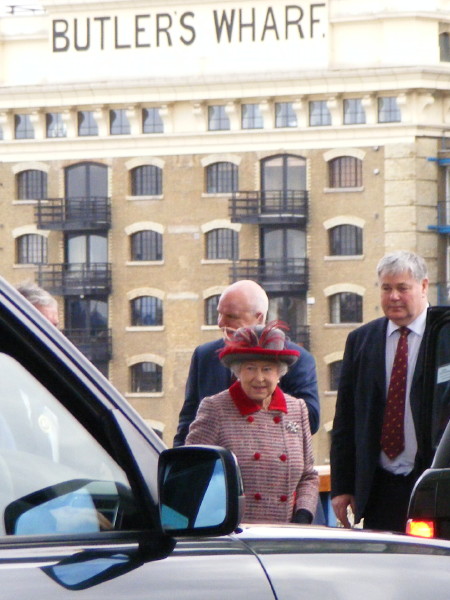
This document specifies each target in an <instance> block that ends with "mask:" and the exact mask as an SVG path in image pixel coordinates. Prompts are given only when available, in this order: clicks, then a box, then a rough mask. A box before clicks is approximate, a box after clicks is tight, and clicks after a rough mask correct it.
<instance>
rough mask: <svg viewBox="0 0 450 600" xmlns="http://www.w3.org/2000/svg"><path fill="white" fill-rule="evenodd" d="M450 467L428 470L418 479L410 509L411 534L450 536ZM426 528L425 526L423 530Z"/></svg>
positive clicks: (408, 526)
mask: <svg viewBox="0 0 450 600" xmlns="http://www.w3.org/2000/svg"><path fill="white" fill-rule="evenodd" d="M449 498H450V469H428V470H427V471H425V472H424V473H423V474H422V475H421V477H420V478H419V479H418V481H417V482H416V485H415V486H414V489H413V491H412V494H411V500H410V503H409V510H408V525H407V533H414V532H416V531H418V532H420V531H424V532H425V533H417V534H416V535H421V536H422V537H436V538H443V539H446V540H449V539H450V502H449ZM421 528H422V529H421Z"/></svg>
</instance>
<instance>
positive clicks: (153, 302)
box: [130, 296, 163, 327]
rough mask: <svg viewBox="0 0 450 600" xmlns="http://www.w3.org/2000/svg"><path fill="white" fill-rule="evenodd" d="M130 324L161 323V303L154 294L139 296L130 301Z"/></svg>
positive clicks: (134, 325) (149, 324)
mask: <svg viewBox="0 0 450 600" xmlns="http://www.w3.org/2000/svg"><path fill="white" fill-rule="evenodd" d="M130 304H131V325H132V326H133V327H138V326H151V325H162V324H163V304H162V300H161V299H160V298H156V297H155V296H139V297H138V298H134V299H133V300H132V301H131V303H130Z"/></svg>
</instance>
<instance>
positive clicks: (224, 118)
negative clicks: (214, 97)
mask: <svg viewBox="0 0 450 600" xmlns="http://www.w3.org/2000/svg"><path fill="white" fill-rule="evenodd" d="M228 129H230V119H229V118H228V115H227V113H226V110H225V105H224V104H217V105H215V106H208V130H209V131H220V130H228Z"/></svg>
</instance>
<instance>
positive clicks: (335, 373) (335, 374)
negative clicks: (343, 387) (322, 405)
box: [329, 360, 342, 392]
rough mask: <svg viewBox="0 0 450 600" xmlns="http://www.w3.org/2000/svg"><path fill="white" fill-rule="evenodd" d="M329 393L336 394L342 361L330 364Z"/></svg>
mask: <svg viewBox="0 0 450 600" xmlns="http://www.w3.org/2000/svg"><path fill="white" fill-rule="evenodd" d="M329 369H330V391H332V392H336V391H337V389H338V387H339V379H340V378H341V369H342V360H335V361H334V362H332V363H330V366H329Z"/></svg>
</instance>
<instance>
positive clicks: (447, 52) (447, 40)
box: [439, 32, 450, 62]
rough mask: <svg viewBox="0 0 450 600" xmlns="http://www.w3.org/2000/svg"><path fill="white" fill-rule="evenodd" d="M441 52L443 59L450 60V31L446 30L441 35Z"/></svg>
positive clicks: (441, 58)
mask: <svg viewBox="0 0 450 600" xmlns="http://www.w3.org/2000/svg"><path fill="white" fill-rule="evenodd" d="M439 52H440V60H441V61H443V62H449V61H450V33H448V32H444V33H441V34H440V35H439Z"/></svg>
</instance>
